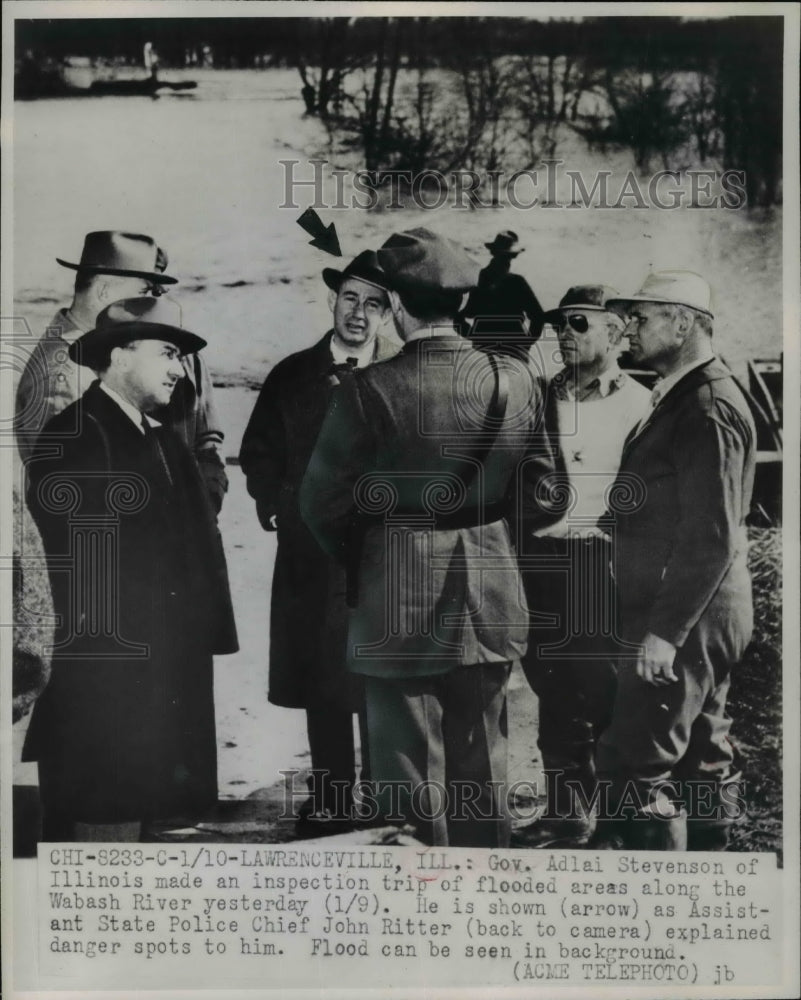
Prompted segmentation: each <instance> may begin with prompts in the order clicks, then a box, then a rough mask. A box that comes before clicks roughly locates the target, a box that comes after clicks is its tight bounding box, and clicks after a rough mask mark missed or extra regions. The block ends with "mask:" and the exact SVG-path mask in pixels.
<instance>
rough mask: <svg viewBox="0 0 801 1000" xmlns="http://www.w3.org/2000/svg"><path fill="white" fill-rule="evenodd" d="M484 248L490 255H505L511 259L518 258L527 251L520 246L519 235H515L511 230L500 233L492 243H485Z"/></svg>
mask: <svg viewBox="0 0 801 1000" xmlns="http://www.w3.org/2000/svg"><path fill="white" fill-rule="evenodd" d="M484 246H485V247H486V248H487V250H489V251H490V253H494V254H505V255H507V256H509V257H516V256H517V255H518V254H519V253H522V252H523V250H524V249H525V247H521V246H520V245H519V243H518V239H517V233H513V232H512V230H511V229H504V230H503V232H500V233H498V235H497V236H496V237H495V239H494V240H493V241H492V243H485V244H484Z"/></svg>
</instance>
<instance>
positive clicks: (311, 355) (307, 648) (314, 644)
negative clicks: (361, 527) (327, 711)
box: [240, 330, 398, 708]
mask: <svg viewBox="0 0 801 1000" xmlns="http://www.w3.org/2000/svg"><path fill="white" fill-rule="evenodd" d="M331 336H332V331H330V330H329V332H328V333H326V335H325V336H324V337H323V338H322V339H321V340H319V341H318V342H317V343H316V344H314V345H313V346H312V347H310V348H308V349H307V350H304V351H299V352H298V353H297V354H292V355H290V356H289V357H288V358H285V359H284V360H283V361H280V362H279V363H278V364H277V365H276V366H275V368H273V369H272V371H271V372H270V374H269V375H268V376H267V379H266V381H265V383H264V385H263V387H262V389H261V392H260V393H259V398H258V400H257V401H256V405H255V407H254V410H253V413H252V415H251V418H250V421H249V423H248V426H247V429H246V431H245V434H244V437H243V439H242V449H241V452H240V461H241V464H242V469H243V471H244V473H245V476H246V477H247V487H248V492H249V493H250V495H251V496H252V497H253V498H254V499H255V501H256V509H257V511H258V514H259V520H260V521H261V524H262V526H263V527H264V528H266V529H267V530H271V525H270V519H271V518H272V517H275V519H276V523H277V530H278V552H277V555H276V560H275V570H274V574H273V586H272V603H271V612H270V657H269V660H270V668H269V700H270V701H271V702H272V703H273V704H274V705H282V706H283V707H285V708H308V707H310V706H311V705H312V704H315V705H316V704H319V703H320V702H323V703H330V704H332V705H340V706H342V707H355V706H356V703H355V701H354V695H355V691H354V690H353V684H352V683H351V681H350V679H349V677H348V674H347V671H346V670H345V666H344V664H345V641H346V637H347V613H348V612H347V607H346V604H345V573H344V570H343V569H342V567H341V566H339V565H338V564H337V563H336V562H335V561H333V560H331V559H330V558H329V557H328V556H327V555H326V554H325V553H324V552H323V551H322V549H321V548H320V546H319V545H318V544H317V542H316V541H315V539H314V537H313V536H312V534H311V532H310V531H309V529H308V528H307V527H306V525H305V524H304V523H303V521H302V520H301V517H300V512H299V510H298V492H299V490H300V484H301V482H302V480H303V475H304V473H305V472H306V466H307V465H308V463H309V458H310V457H311V454H312V451H313V449H314V445H315V442H316V441H317V435H318V433H319V431H320V427H321V425H322V422H323V418H324V417H325V413H326V410H327V409H328V403H329V400H330V398H331V394H332V392H333V391H334V390H335V388H336V385H337V377H336V376H335V375H332V374H331V368H332V364H333V359H332V356H331V348H330V343H331ZM397 351H398V346H397V345H396V344H394V343H393V342H392V341H389V340H387V339H385V338H383V337H380V336H379V337H376V347H375V358H374V360H375V361H383V360H384V359H386V358H390V357H392V356H393V355H394V354H396V353H397Z"/></svg>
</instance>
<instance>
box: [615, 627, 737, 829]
mask: <svg viewBox="0 0 801 1000" xmlns="http://www.w3.org/2000/svg"><path fill="white" fill-rule="evenodd" d="M673 670H674V672H675V674H676V676H677V678H678V680H677V681H675V682H674V683H672V684H666V685H664V686H661V687H655V686H653V685H651V684H647V683H646V682H645V681H643V680H642V679H641V678H639V677H638V676H637V673H636V670H635V666H634V663H632V662H631V661H628V662H622V663H621V664H620V666H619V671H618V694H617V700H616V702H615V711H614V714H613V717H612V722H611V724H610V726H609V728H608V729H607V730H606V732H605V733H604V735H603V736H602V737H601V740H600V742H599V746H598V774H599V777H602V778H605V779H607V780H609V781H611V783H612V785H611V788H612V801H613V802H619V801H622V800H624V799H625V800H626V801H630V802H634V801H635V800H636V801H638V802H641V803H642V805H643V806H644V807H647V806H649V805H651V806H655V807H656V809H657V811H661V812H663V813H664V811H665V809H666V806H667V803H666V801H665V800H667V799H673V798H683V799H684V798H685V796H686V797H687V799H691V798H692V797H693V790H692V789H693V785H695V786H697V787H698V788H700V787H701V786H704V785H706V786H710V787H712V788H717V787H718V786H720V785H721V784H722V783H723V782H724V781H725V780H726V779H728V778H729V777H730V776H731V772H732V763H733V760H734V751H733V748H732V746H731V744H730V743H729V740H728V733H729V728H730V726H731V719H730V718H729V716H728V714H727V712H726V696H727V694H728V690H729V683H730V672H729V664H728V663H727V662H725V657H724V656H723V654H722V652H721V651H718V652H714V651H712V650H709V649H706V648H704V647H703V645H702V644H701V643H700V642H698V640H697V638H696V637H694V636H693V635H692V634H691V635H690V638H689V639H688V641H687V643H686V644H685V646H683V647H682V648H681V649H679V650H678V652H677V654H676V659H675V661H674V665H673ZM674 791H675V793H676V794H674ZM635 797H636V798H635ZM695 797H696V798H698V794H697V793H696V795H695ZM686 805H687V807H688V808H687V811H688V813H689V815H690V818H691V819H696V818H699V810H698V809H697V808H696V806H697V803H694V802H692V801H686ZM701 805H702V806H703V805H705V803H701ZM710 818H714V817H710Z"/></svg>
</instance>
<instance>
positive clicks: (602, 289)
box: [542, 285, 620, 323]
mask: <svg viewBox="0 0 801 1000" xmlns="http://www.w3.org/2000/svg"><path fill="white" fill-rule="evenodd" d="M615 295H620V292H619V291H618V290H617V289H616V288H611V287H610V286H609V285H573V287H572V288H568V290H567V291H566V292H565V294H564V295H563V296H562V298H561V299H560V300H559V305H558V306H557V307H556V309H549V310H548V312H546V313H545V315H544V316H543V317H542V321H543V323H551V322H553V320H555V319H558V318H559V316H560V315H561V314H562V313H563V312H565V310H569V309H583V310H585V311H586V310H589V311H590V312H611V311H612V310H611V309H609V308H608V307H607V302H608V301H609V300H610V299H611V298H612V297H613V296H615Z"/></svg>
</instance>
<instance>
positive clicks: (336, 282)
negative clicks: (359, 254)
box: [323, 267, 390, 292]
mask: <svg viewBox="0 0 801 1000" xmlns="http://www.w3.org/2000/svg"><path fill="white" fill-rule="evenodd" d="M348 278H353V279H354V280H356V281H364V282H366V283H367V284H368V285H374V286H375V287H376V288H380V289H381V291H382V292H386V291H389V289H390V284H389V278H388V277H387V276H386V275H385V274H378V273H377V272H375V273H374V272H371V271H359V272H355V271H351V273H350V274H346V273H345V272H344V271H338V270H337V269H336V268H335V267H324V268H323V281H324V282H325V283H326V285H328V287H329V288H330V289H331V291H332V292H338V291H339V286H340V285H341V284H342V282H343V281H346V280H347V279H348Z"/></svg>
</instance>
